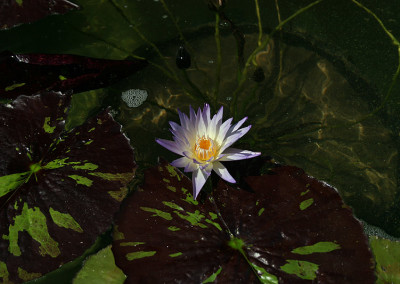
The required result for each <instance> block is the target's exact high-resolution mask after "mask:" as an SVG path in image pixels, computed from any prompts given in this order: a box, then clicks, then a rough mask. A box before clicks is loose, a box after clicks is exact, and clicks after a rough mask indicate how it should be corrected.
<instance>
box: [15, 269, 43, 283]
mask: <svg viewBox="0 0 400 284" xmlns="http://www.w3.org/2000/svg"><path fill="white" fill-rule="evenodd" d="M40 276H42V273H34V272H33V273H29V272H28V271H26V270H24V269H22V268H21V267H18V277H19V278H20V279H22V280H24V281H29V280H32V279H35V278H39V277H40Z"/></svg>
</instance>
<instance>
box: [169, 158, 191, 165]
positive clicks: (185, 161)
mask: <svg viewBox="0 0 400 284" xmlns="http://www.w3.org/2000/svg"><path fill="white" fill-rule="evenodd" d="M188 163H190V160H189V159H188V158H186V157H182V158H179V159H176V160H174V161H172V163H171V165H172V166H174V167H176V168H185V167H186V165H187V164H188Z"/></svg>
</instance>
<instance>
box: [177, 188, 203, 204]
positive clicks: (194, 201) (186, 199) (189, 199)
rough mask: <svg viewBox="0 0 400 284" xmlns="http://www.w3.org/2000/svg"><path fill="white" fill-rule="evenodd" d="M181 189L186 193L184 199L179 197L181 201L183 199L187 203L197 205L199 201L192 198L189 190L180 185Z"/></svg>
mask: <svg viewBox="0 0 400 284" xmlns="http://www.w3.org/2000/svg"><path fill="white" fill-rule="evenodd" d="M181 190H182V193H183V194H186V198H185V199H183V198H181V200H183V201H185V202H187V203H189V204H193V205H198V204H199V202H198V201H197V200H194V199H193V195H192V194H191V193H190V192H189V190H187V189H186V188H184V187H182V188H181Z"/></svg>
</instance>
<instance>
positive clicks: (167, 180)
mask: <svg viewBox="0 0 400 284" xmlns="http://www.w3.org/2000/svg"><path fill="white" fill-rule="evenodd" d="M162 180H163V181H165V182H166V183H170V182H171V181H170V180H169V179H167V178H163V179H162Z"/></svg>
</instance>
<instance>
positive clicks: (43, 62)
mask: <svg viewBox="0 0 400 284" xmlns="http://www.w3.org/2000/svg"><path fill="white" fill-rule="evenodd" d="M146 65H147V63H146V61H144V60H139V59H132V60H107V59H95V58H89V57H84V56H77V55H67V54H63V55H60V54H18V55H16V54H12V53H9V52H3V53H1V54H0V70H2V74H3V75H2V76H1V78H0V98H9V99H14V98H16V97H17V96H18V95H31V94H37V93H40V92H42V91H64V92H65V91H73V92H74V93H78V92H82V91H86V90H92V89H97V88H103V87H106V86H108V85H109V84H112V83H115V82H116V81H118V80H120V79H122V78H124V77H127V76H129V75H130V74H132V73H135V72H136V71H138V70H140V69H142V68H143V67H145V66H146Z"/></svg>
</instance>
